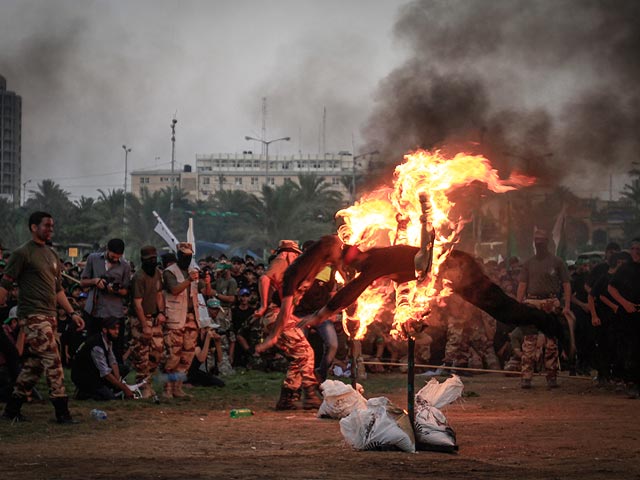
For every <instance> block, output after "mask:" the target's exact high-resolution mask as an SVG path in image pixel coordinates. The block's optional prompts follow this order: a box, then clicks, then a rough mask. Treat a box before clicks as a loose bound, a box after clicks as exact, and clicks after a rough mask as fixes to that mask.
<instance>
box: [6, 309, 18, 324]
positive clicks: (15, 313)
mask: <svg viewBox="0 0 640 480" xmlns="http://www.w3.org/2000/svg"><path fill="white" fill-rule="evenodd" d="M14 318H18V307H17V305H16V306H13V307H11V310H9V316H8V317H7V319H6V320H5V321H4V323H9V322H10V321H11V320H13V319H14Z"/></svg>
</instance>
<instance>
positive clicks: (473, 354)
mask: <svg viewBox="0 0 640 480" xmlns="http://www.w3.org/2000/svg"><path fill="white" fill-rule="evenodd" d="M472 358H477V362H478V365H475V364H474V365H471V363H475V362H472ZM444 361H445V362H446V363H450V364H451V365H455V366H460V367H464V366H469V367H474V368H476V367H477V368H482V367H483V366H486V368H491V369H499V368H500V361H499V360H498V357H497V355H496V352H495V349H494V348H493V342H492V341H491V340H490V339H489V337H488V336H487V333H486V329H485V326H484V323H483V321H482V317H480V316H476V315H474V316H472V317H471V318H469V319H468V321H467V322H451V323H449V324H448V325H447V343H446V345H445V356H444ZM483 364H484V365H483Z"/></svg>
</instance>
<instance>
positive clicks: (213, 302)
mask: <svg viewBox="0 0 640 480" xmlns="http://www.w3.org/2000/svg"><path fill="white" fill-rule="evenodd" d="M207 308H220V309H222V305H221V304H220V300H218V299H217V298H210V299H209V300H207Z"/></svg>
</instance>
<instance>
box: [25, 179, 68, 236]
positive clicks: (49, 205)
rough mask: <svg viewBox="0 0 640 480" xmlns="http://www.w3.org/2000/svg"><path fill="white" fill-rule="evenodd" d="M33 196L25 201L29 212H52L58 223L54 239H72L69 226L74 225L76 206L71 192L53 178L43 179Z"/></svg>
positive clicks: (33, 191)
mask: <svg viewBox="0 0 640 480" xmlns="http://www.w3.org/2000/svg"><path fill="white" fill-rule="evenodd" d="M31 193H32V194H33V196H32V197H31V198H29V200H27V202H26V203H25V209H26V210H27V211H29V212H34V211H45V212H48V213H50V214H51V215H52V216H53V218H54V220H55V223H56V233H55V238H54V241H56V242H60V243H65V242H67V241H69V240H71V237H70V235H69V228H70V227H71V225H72V222H73V221H74V219H73V214H74V206H73V203H72V202H71V200H69V192H67V191H65V190H64V189H63V188H62V187H61V186H60V185H58V184H57V183H55V182H54V181H53V180H49V179H46V180H43V181H42V182H41V183H40V184H39V185H38V189H37V190H32V191H31Z"/></svg>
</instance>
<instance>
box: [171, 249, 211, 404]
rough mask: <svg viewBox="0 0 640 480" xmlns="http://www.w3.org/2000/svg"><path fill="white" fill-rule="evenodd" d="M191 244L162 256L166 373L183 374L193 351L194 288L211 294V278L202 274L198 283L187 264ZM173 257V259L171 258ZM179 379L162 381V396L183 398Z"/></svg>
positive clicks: (196, 318)
mask: <svg viewBox="0 0 640 480" xmlns="http://www.w3.org/2000/svg"><path fill="white" fill-rule="evenodd" d="M192 257H193V248H192V246H191V244H190V243H179V244H178V252H177V256H176V257H174V258H171V257H169V256H166V257H164V260H165V270H164V272H163V274H162V278H163V281H164V296H165V306H166V308H165V312H166V322H165V324H164V329H163V333H164V345H165V350H166V354H167V356H166V362H165V365H164V370H165V372H166V373H167V374H179V376H182V377H185V378H186V374H187V371H188V370H189V366H190V365H191V362H192V360H193V355H194V354H195V348H196V343H197V338H198V327H199V315H198V288H199V287H200V288H202V289H203V291H204V293H205V294H209V295H210V294H211V293H212V292H213V290H212V289H211V279H210V278H209V275H206V276H205V278H204V282H202V283H201V284H200V285H199V284H198V278H199V273H198V270H197V269H195V268H190V265H191V258H192ZM174 260H175V261H174ZM182 382H183V381H182V380H177V381H169V382H166V383H165V385H164V392H163V396H164V397H165V398H173V397H176V398H183V397H186V396H187V395H186V394H185V393H184V391H183V390H182Z"/></svg>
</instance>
